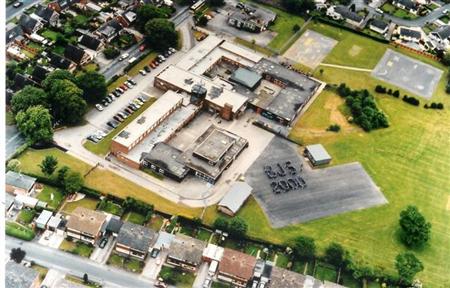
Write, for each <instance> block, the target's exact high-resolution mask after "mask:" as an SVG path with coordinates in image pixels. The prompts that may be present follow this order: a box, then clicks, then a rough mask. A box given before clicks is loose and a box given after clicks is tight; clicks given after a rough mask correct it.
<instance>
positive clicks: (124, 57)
mask: <svg viewBox="0 0 450 288" xmlns="http://www.w3.org/2000/svg"><path fill="white" fill-rule="evenodd" d="M129 56H130V54H128V53H125V54H122V55H121V56H120V57H119V61H123V60H125V59H127V58H128V57H129Z"/></svg>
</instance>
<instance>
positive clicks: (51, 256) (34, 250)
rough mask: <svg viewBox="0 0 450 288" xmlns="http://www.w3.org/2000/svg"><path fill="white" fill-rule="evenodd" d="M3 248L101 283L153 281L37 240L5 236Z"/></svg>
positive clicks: (138, 284) (144, 284) (147, 283)
mask: <svg viewBox="0 0 450 288" xmlns="http://www.w3.org/2000/svg"><path fill="white" fill-rule="evenodd" d="M5 240H6V241H5V242H6V245H5V250H6V253H8V254H9V251H10V250H11V249H13V248H17V247H20V248H21V249H23V250H25V251H26V253H27V254H26V259H28V260H33V261H34V262H36V263H38V264H41V265H43V266H45V267H47V268H50V269H56V270H59V271H62V272H65V273H69V274H72V275H76V276H78V277H83V275H84V273H87V274H88V275H89V279H92V280H93V281H95V282H99V283H101V284H106V285H112V286H120V287H133V288H135V287H136V288H138V287H146V288H147V287H153V284H154V281H152V280H149V279H146V278H143V277H140V276H139V275H136V274H133V273H129V272H126V271H123V270H119V269H115V268H113V267H109V266H106V265H102V264H98V263H96V262H94V261H91V260H89V259H86V258H81V257H79V256H75V255H72V254H69V253H66V252H62V251H60V250H57V249H53V248H49V247H44V246H42V245H39V244H38V243H37V242H26V241H21V240H18V239H16V238H13V237H9V236H6V238H5Z"/></svg>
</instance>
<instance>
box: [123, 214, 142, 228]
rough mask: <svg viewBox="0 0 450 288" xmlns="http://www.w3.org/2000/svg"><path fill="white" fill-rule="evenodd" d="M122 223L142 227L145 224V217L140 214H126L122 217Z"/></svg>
mask: <svg viewBox="0 0 450 288" xmlns="http://www.w3.org/2000/svg"><path fill="white" fill-rule="evenodd" d="M123 220H124V221H127V222H131V223H134V224H137V225H144V223H145V216H144V215H142V214H139V213H137V212H128V213H127V214H125V216H124V217H123Z"/></svg>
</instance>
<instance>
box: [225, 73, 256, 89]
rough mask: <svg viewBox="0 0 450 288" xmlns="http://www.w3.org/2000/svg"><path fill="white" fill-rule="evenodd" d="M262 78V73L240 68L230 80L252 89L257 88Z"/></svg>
mask: <svg viewBox="0 0 450 288" xmlns="http://www.w3.org/2000/svg"><path fill="white" fill-rule="evenodd" d="M261 80H262V76H261V75H260V74H258V73H256V72H254V71H251V70H249V69H246V68H238V69H237V70H236V71H234V72H233V74H232V75H231V77H230V81H232V82H235V83H238V84H241V85H243V86H245V87H247V88H248V89H250V90H255V89H256V87H258V85H259V84H260V83H261Z"/></svg>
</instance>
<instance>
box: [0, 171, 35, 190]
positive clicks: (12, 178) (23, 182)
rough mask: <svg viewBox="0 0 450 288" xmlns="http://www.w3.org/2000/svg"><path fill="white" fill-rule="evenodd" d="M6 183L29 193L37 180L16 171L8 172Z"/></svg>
mask: <svg viewBox="0 0 450 288" xmlns="http://www.w3.org/2000/svg"><path fill="white" fill-rule="evenodd" d="M5 183H6V184H7V185H11V186H14V187H17V188H21V189H24V190H26V191H29V190H30V189H31V188H33V185H34V184H35V183H36V178H33V177H30V176H28V175H25V174H21V173H17V172H14V171H8V172H6V175H5Z"/></svg>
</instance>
